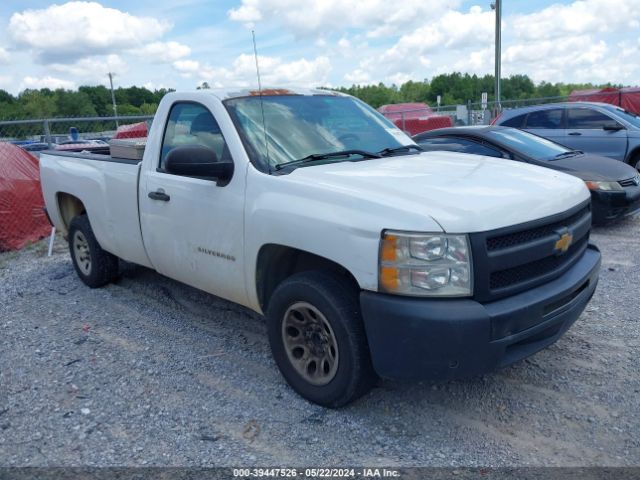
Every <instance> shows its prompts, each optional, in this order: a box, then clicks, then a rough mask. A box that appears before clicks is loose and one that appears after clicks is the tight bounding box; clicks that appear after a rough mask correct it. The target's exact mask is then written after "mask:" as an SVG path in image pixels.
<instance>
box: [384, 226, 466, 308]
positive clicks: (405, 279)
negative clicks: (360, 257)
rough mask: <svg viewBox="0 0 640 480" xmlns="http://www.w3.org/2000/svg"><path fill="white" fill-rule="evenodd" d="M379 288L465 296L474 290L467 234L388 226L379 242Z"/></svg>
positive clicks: (441, 295) (405, 293)
mask: <svg viewBox="0 0 640 480" xmlns="http://www.w3.org/2000/svg"><path fill="white" fill-rule="evenodd" d="M378 278H379V281H378V283H379V286H380V291H382V292H387V293H394V294H399V295H414V296H434V297H463V296H470V295H472V293H473V275H472V269H471V250H470V248H469V241H468V239H467V236H466V235H446V234H440V233H434V234H425V233H410V232H395V231H391V230H386V231H384V232H383V233H382V240H381V242H380V269H379V275H378Z"/></svg>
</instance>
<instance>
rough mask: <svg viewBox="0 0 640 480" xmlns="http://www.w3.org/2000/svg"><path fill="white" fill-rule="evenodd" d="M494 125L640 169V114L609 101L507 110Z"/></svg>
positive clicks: (567, 103) (553, 104)
mask: <svg viewBox="0 0 640 480" xmlns="http://www.w3.org/2000/svg"><path fill="white" fill-rule="evenodd" d="M494 124H495V125H502V126H505V127H515V128H520V129H523V130H527V131H530V132H531V133H535V134H536V135H539V136H541V137H545V138H548V139H549V140H553V141H554V142H557V143H560V144H562V145H566V146H567V147H569V148H571V149H574V150H582V151H583V152H586V153H593V154H597V155H604V156H605V157H611V158H614V159H616V160H621V161H623V162H626V163H628V164H629V165H632V166H634V167H635V168H636V169H637V170H638V171H640V116H638V115H636V114H634V113H631V112H628V111H626V110H623V109H622V108H620V107H616V106H614V105H610V104H608V103H596V102H566V103H551V104H547V105H536V106H533V107H523V108H514V109H511V110H505V111H504V112H503V113H502V115H500V116H499V117H498V118H497V119H496V120H495V121H494Z"/></svg>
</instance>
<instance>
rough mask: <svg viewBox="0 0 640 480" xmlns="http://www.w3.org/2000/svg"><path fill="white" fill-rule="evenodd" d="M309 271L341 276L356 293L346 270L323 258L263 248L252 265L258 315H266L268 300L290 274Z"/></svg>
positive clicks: (271, 246) (282, 248)
mask: <svg viewBox="0 0 640 480" xmlns="http://www.w3.org/2000/svg"><path fill="white" fill-rule="evenodd" d="M310 270H321V271H325V272H331V273H335V274H337V275H342V276H344V277H346V278H348V279H349V281H350V282H352V283H353V285H354V287H356V288H357V289H358V290H359V289H360V287H359V286H358V282H357V281H356V279H355V277H354V276H353V275H352V274H351V272H349V271H348V270H347V269H346V268H344V267H343V266H341V265H339V264H338V263H336V262H334V261H332V260H329V259H327V258H324V257H321V256H319V255H315V254H313V253H309V252H306V251H304V250H299V249H297V248H292V247H286V246H283V245H274V244H269V245H264V246H263V247H262V248H261V249H260V252H259V253H258V262H257V264H256V290H257V292H258V301H259V302H260V307H261V308H262V311H266V309H267V307H268V305H269V299H270V298H271V295H272V294H273V292H274V291H275V289H276V288H277V286H278V285H280V283H282V281H283V280H285V279H287V278H288V277H290V276H291V275H293V274H296V273H300V272H306V271H310Z"/></svg>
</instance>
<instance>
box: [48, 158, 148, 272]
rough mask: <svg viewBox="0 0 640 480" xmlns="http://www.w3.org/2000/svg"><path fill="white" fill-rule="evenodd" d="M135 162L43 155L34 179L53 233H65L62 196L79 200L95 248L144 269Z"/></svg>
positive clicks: (137, 164) (65, 219)
mask: <svg viewBox="0 0 640 480" xmlns="http://www.w3.org/2000/svg"><path fill="white" fill-rule="evenodd" d="M140 163H141V162H140V160H129V159H124V158H114V157H112V156H110V155H104V154H98V153H88V152H59V151H57V150H47V151H43V152H42V155H41V156H40V176H41V178H44V179H46V181H44V182H42V193H43V194H44V199H45V203H46V205H47V211H48V212H49V216H50V217H51V220H52V222H53V224H54V225H55V226H56V228H57V229H58V230H59V231H61V232H63V233H65V234H66V232H67V228H68V222H69V221H70V220H71V219H70V218H65V216H67V217H68V212H67V213H65V209H64V208H61V205H62V203H63V200H64V199H65V198H68V196H72V197H75V198H77V199H81V202H82V205H83V206H84V208H85V210H86V212H87V214H88V215H89V218H90V219H91V226H92V228H93V231H94V234H95V236H96V239H97V240H98V243H99V244H100V246H101V247H102V248H103V249H104V250H106V251H108V252H111V253H113V254H114V255H117V256H118V257H120V258H123V259H124V260H128V261H130V262H134V263H138V264H140V265H145V266H150V262H149V259H148V258H147V255H146V252H145V249H144V245H143V242H142V233H141V231H140V219H139V215H138V203H139V201H138V181H139V175H140Z"/></svg>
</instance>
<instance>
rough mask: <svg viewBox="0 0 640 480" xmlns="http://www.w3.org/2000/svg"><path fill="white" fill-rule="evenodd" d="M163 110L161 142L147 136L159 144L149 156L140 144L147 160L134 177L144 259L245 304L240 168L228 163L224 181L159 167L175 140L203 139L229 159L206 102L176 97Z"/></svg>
mask: <svg viewBox="0 0 640 480" xmlns="http://www.w3.org/2000/svg"><path fill="white" fill-rule="evenodd" d="M220 108H221V109H222V106H220ZM220 114H221V112H220ZM158 115H160V112H158ZM165 116H166V112H165ZM166 118H167V120H166V123H165V125H164V131H163V134H162V138H161V142H158V139H156V142H155V145H158V144H159V145H160V148H157V147H156V148H155V150H153V149H152V151H151V152H149V153H150V154H151V155H150V158H149V159H147V158H146V155H147V152H145V163H147V165H146V168H144V169H143V172H142V178H141V180H140V193H139V195H140V221H141V228H142V234H143V239H144V244H145V248H146V250H147V254H148V256H149V259H150V260H151V263H152V264H153V266H154V268H155V269H156V270H157V271H158V272H160V273H162V274H163V275H166V276H167V277H170V278H174V279H176V280H179V281H181V282H184V283H186V284H189V285H192V286H194V287H197V288H200V289H202V290H205V291H207V292H210V293H213V294H215V295H218V296H220V297H223V298H226V299H229V300H232V301H234V302H237V303H241V304H246V293H245V288H244V279H243V264H242V260H243V241H244V239H243V208H244V172H242V171H238V170H239V169H238V168H236V169H235V171H234V175H233V177H232V178H231V181H230V182H229V183H228V184H226V185H224V186H218V185H216V181H215V180H205V179H202V178H194V177H190V176H181V175H173V174H169V173H167V172H166V171H165V169H164V161H165V159H166V157H167V154H168V153H169V152H170V151H171V150H172V149H173V148H176V147H178V146H182V145H200V146H205V147H208V148H210V149H212V150H213V151H214V152H215V157H216V158H215V159H216V161H219V162H233V158H231V155H230V152H229V148H228V145H227V142H226V141H225V138H224V135H223V134H222V131H221V130H220V127H219V124H218V121H216V118H215V117H214V115H213V114H212V112H211V110H210V109H209V108H207V107H206V106H204V105H202V104H200V103H195V102H186V101H177V102H175V103H173V104H172V105H171V107H170V111H169V114H168V116H166ZM151 141H152V138H149V142H151ZM152 148H153V147H152ZM154 157H155V158H154ZM149 161H153V162H154V164H153V165H151V164H149V163H148V162H149ZM236 167H237V165H236Z"/></svg>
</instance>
